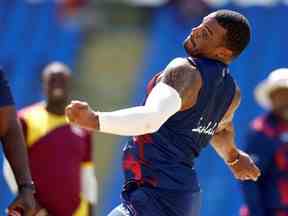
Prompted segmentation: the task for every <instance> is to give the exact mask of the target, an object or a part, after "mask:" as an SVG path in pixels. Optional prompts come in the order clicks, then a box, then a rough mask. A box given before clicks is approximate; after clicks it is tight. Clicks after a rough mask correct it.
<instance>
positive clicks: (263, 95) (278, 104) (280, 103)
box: [255, 68, 288, 120]
mask: <svg viewBox="0 0 288 216" xmlns="http://www.w3.org/2000/svg"><path fill="white" fill-rule="evenodd" d="M255 98H256V100H257V102H258V103H259V104H260V105H261V106H262V107H264V108H266V109H269V110H272V112H274V113H276V114H278V115H279V116H281V117H282V118H283V119H285V120H288V68H280V69H277V70H274V71H272V72H271V74H270V75H269V76H268V78H267V79H265V80H264V81H262V82H261V83H260V84H259V85H258V86H257V87H256V89H255Z"/></svg>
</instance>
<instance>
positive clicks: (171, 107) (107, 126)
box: [66, 58, 202, 136]
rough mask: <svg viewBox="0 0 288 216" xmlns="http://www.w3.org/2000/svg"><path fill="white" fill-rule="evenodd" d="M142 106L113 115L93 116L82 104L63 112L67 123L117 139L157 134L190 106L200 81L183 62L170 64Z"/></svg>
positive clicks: (98, 114) (71, 106)
mask: <svg viewBox="0 0 288 216" xmlns="http://www.w3.org/2000/svg"><path fill="white" fill-rule="evenodd" d="M157 82H158V83H157V84H156V86H155V87H154V88H153V89H152V91H151V92H150V94H149V96H148V97H147V100H146V102H145V105H144V106H138V107H132V108H128V109H123V110H118V111H114V112H94V111H93V110H92V109H90V107H89V106H88V104H87V103H85V102H79V101H76V102H72V103H71V104H70V105H69V106H68V107H67V108H66V114H67V116H68V118H69V120H70V121H71V122H73V123H76V124H78V125H80V126H82V127H85V128H88V129H96V130H100V131H101V132H105V133H112V134H117V135H127V136H131V135H132V136H133V135H142V134H146V133H153V132H155V131H157V130H158V129H159V128H160V127H161V126H162V124H163V123H164V122H165V121H167V119H168V118H169V117H171V116H172V115H173V114H175V113H176V112H178V111H179V110H185V109H188V108H190V107H191V106H193V105H194V103H195V101H196V99H197V96H198V92H199V89H200V87H201V84H202V83H201V77H200V74H199V72H198V71H197V70H196V69H195V68H193V67H192V66H191V65H190V64H189V62H188V61H187V60H186V59H180V58H179V59H175V60H173V61H172V62H171V63H170V64H169V65H168V66H167V67H166V68H165V70H164V72H163V73H162V75H161V76H160V77H159V79H158V80H157Z"/></svg>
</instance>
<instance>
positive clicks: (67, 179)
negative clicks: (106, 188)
mask: <svg viewBox="0 0 288 216" xmlns="http://www.w3.org/2000/svg"><path fill="white" fill-rule="evenodd" d="M70 80H71V73H70V69H69V68H68V67H67V66H66V65H64V64H62V63H58V62H53V63H51V64H49V65H48V66H47V67H46V68H45V69H44V72H43V88H44V94H45V96H46V101H45V102H40V103H37V104H34V105H31V106H29V107H26V108H24V109H22V110H20V111H19V118H20V120H21V123H22V127H23V131H24V134H25V139H26V142H27V145H28V154H29V160H30V169H31V173H32V176H33V179H34V181H35V187H36V189H37V193H36V194H35V196H36V198H37V200H38V202H39V205H40V206H41V208H43V209H45V211H47V212H48V214H49V215H53V216H71V215H73V216H80V215H81V216H88V215H92V204H94V203H96V197H97V182H96V177H95V173H94V167H93V163H92V160H91V154H92V151H91V141H92V140H91V139H92V136H91V133H89V132H88V131H87V130H84V129H81V128H79V127H75V126H70V125H69V124H68V123H67V121H66V118H65V115H64V110H65V106H66V105H67V103H68V99H69V94H70Z"/></svg>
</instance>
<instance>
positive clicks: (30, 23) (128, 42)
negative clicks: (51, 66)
mask: <svg viewBox="0 0 288 216" xmlns="http://www.w3.org/2000/svg"><path fill="white" fill-rule="evenodd" d="M218 8H227V9H233V10H237V11H239V12H241V13H243V14H244V15H246V16H247V17H248V18H249V20H250V22H251V26H252V41H251V43H250V46H249V47H248V49H247V50H246V51H245V52H244V53H243V54H242V55H241V56H240V58H239V59H238V60H236V61H235V62H234V63H232V65H231V71H232V74H233V75H234V77H235V79H236V81H237V82H238V84H239V86H240V88H241V90H242V104H241V106H240V108H239V110H238V111H237V114H236V116H235V121H234V124H235V128H236V131H237V143H238V145H239V146H240V147H241V145H242V140H243V135H244V134H245V133H246V130H247V129H248V124H249V121H250V120H251V119H252V118H253V117H254V116H255V115H257V114H259V113H261V112H262V110H260V108H258V106H257V105H256V103H255V102H254V99H253V90H254V87H255V85H256V84H257V83H258V82H259V81H260V80H262V79H264V78H265V77H266V76H267V74H268V73H269V72H270V71H271V70H273V69H275V68H278V67H287V66H288V61H287V54H286V51H287V49H288V43H287V38H288V29H287V28H286V27H285V23H284V22H285V21H286V20H287V18H288V15H287V14H288V1H287V0H58V1H56V0H55V1H53V0H1V1H0V31H1V34H0V47H1V53H0V65H2V67H3V69H4V71H5V72H6V74H7V77H8V79H9V81H10V83H11V87H12V91H13V94H14V97H15V100H16V105H17V108H18V109H20V108H22V107H24V106H26V105H29V104H31V103H33V102H37V101H39V100H41V99H42V91H41V82H40V81H39V80H40V77H41V72H42V69H43V68H44V66H46V65H47V64H48V63H50V62H51V61H55V60H57V61H61V62H63V63H65V64H67V65H68V66H70V67H71V68H72V70H73V80H74V82H73V98H74V99H80V100H86V101H88V102H89V103H90V105H91V106H92V107H93V108H95V109H96V110H103V111H112V110H115V109H119V108H124V107H128V106H130V105H134V104H139V103H141V101H142V97H143V94H144V90H145V85H146V82H147V81H148V80H149V79H150V78H151V76H152V75H153V74H155V73H157V72H159V71H160V70H162V69H163V68H164V67H165V65H166V64H167V63H168V62H169V61H170V60H171V59H173V58H174V57H178V56H184V55H185V53H184V49H183V48H182V41H183V40H184V38H185V37H186V35H187V34H188V33H189V32H190V30H191V28H192V27H193V26H194V25H197V24H198V23H200V22H201V19H202V18H203V16H205V15H207V14H208V13H210V12H211V11H213V10H215V9H218ZM94 140H95V141H94V142H95V145H94V156H93V157H94V161H95V168H96V175H97V178H98V182H99V202H98V204H97V206H96V208H95V209H96V213H95V215H99V216H104V215H107V213H108V212H109V210H111V209H112V208H113V207H114V206H116V205H117V204H118V203H119V202H120V198H119V197H120V190H121V185H122V171H121V163H120V161H121V148H122V145H123V143H124V142H125V138H121V137H117V136H112V135H103V134H95V139H94ZM196 164H197V169H198V174H199V178H200V183H201V186H202V190H203V207H202V214H201V215H203V216H211V215H221V216H236V215H238V211H239V208H240V206H241V204H242V202H243V199H242V195H241V191H240V189H239V185H238V182H237V181H236V180H235V179H234V178H233V176H232V175H231V174H230V172H229V170H228V168H227V167H226V166H225V164H224V163H223V161H222V160H220V159H219V158H218V157H217V155H216V154H215V152H213V150H212V149H211V148H210V147H209V148H207V149H206V150H205V151H204V152H203V153H202V155H201V156H200V158H198V159H197V162H196ZM7 199H10V198H7Z"/></svg>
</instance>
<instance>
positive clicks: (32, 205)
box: [8, 189, 37, 216]
mask: <svg viewBox="0 0 288 216" xmlns="http://www.w3.org/2000/svg"><path fill="white" fill-rule="evenodd" d="M33 193H34V192H33V191H32V190H31V189H23V190H21V191H20V192H19V194H18V196H17V197H16V198H15V200H14V201H13V202H12V204H11V205H10V206H9V208H8V215H11V216H18V215H19V216H22V215H24V216H30V215H31V216H32V215H35V213H36V212H37V205H36V201H35V198H34V195H33Z"/></svg>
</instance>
